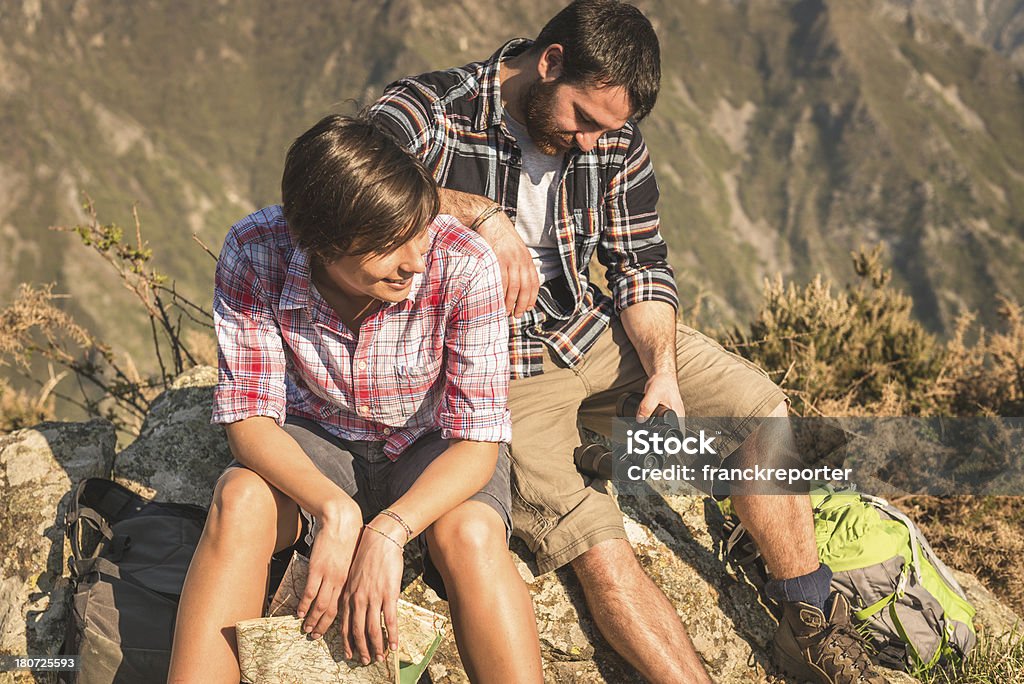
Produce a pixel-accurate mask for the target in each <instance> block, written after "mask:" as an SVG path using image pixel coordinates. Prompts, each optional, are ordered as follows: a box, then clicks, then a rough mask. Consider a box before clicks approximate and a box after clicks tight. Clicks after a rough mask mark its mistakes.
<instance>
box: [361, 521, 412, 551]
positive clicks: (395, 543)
mask: <svg viewBox="0 0 1024 684" xmlns="http://www.w3.org/2000/svg"><path fill="white" fill-rule="evenodd" d="M363 527H365V528H366V529H368V530H373V531H374V532H376V533H377V534H379V535H380V536H382V537H384V538H385V539H387V540H388V541H389V542H391V543H392V544H394V545H395V546H397V547H398V550H399V551H405V547H403V546H402V545H401V544H399V543H398V540H397V539H395V538H394V537H392V536H391V535H390V534H385V533H384V532H381V531H380V530H378V529H377V528H376V527H374V526H373V525H370V524H369V523H367V524H366V525H363Z"/></svg>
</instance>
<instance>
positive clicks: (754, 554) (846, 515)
mask: <svg viewBox="0 0 1024 684" xmlns="http://www.w3.org/2000/svg"><path fill="white" fill-rule="evenodd" d="M811 505H812V506H813V507H814V535H815V540H816V542H817V545H818V558H819V559H820V560H821V562H822V563H824V564H825V565H827V566H829V567H830V568H831V569H832V572H833V576H832V590H833V591H838V592H839V593H841V594H843V595H844V596H846V598H848V599H849V600H850V604H851V606H852V607H853V611H854V613H853V618H854V620H855V621H856V622H857V624H858V625H859V626H860V627H861V628H862V629H863V630H864V632H865V633H866V634H867V635H868V637H869V640H870V642H871V644H872V646H873V648H874V650H875V659H876V660H877V661H878V662H879V663H881V664H882V665H885V666H887V667H891V668H894V669H904V670H910V671H911V672H915V671H921V670H925V669H930V668H932V667H934V666H935V665H937V664H939V663H940V662H945V661H958V660H961V659H962V658H963V657H964V656H966V655H967V653H969V652H970V651H971V649H972V648H974V645H975V643H976V642H977V634H976V633H975V631H974V624H973V622H972V618H973V617H974V612H975V611H974V607H973V606H971V604H970V603H969V602H968V601H967V597H966V595H965V594H964V591H963V589H961V588H960V585H959V584H958V583H957V581H956V579H955V578H954V577H953V573H952V572H950V570H949V568H948V567H946V566H945V565H944V564H943V563H942V561H940V560H939V559H938V557H937V556H936V555H935V552H934V551H932V549H931V547H930V546H929V545H928V541H927V540H926V539H925V538H924V535H923V534H922V533H921V531H920V530H919V529H918V528H917V526H916V525H915V524H914V523H913V521H911V520H910V518H908V517H907V516H906V515H904V514H903V513H901V512H900V511H899V510H897V509H896V508H894V507H893V506H891V505H890V504H889V503H888V502H887V501H885V500H884V499H881V498H878V497H874V496H870V495H868V494H863V493H861V492H857V491H854V490H853V489H845V490H839V491H837V490H835V489H834V488H832V487H828V486H826V487H819V488H817V489H814V490H812V491H811ZM719 508H720V509H721V511H722V513H723V514H724V515H725V517H726V522H725V528H724V529H725V532H726V534H725V554H726V559H727V560H728V561H729V562H730V563H731V564H732V565H733V566H734V567H737V568H738V569H740V570H741V571H742V572H743V574H745V575H746V576H747V577H748V579H750V580H751V581H752V583H754V584H755V585H756V586H758V588H760V589H763V587H764V583H765V582H766V581H767V579H768V575H767V572H766V571H765V567H764V562H763V561H762V560H761V559H760V554H759V553H758V551H757V548H756V547H755V546H754V543H753V539H752V538H751V537H750V535H749V534H747V531H746V530H745V529H744V528H743V526H742V525H741V524H740V523H739V520H738V518H736V516H735V514H734V513H733V510H732V506H731V502H730V501H729V500H726V501H723V502H721V503H720V504H719Z"/></svg>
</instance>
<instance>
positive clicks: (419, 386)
mask: <svg viewBox="0 0 1024 684" xmlns="http://www.w3.org/2000/svg"><path fill="white" fill-rule="evenodd" d="M391 374H392V377H393V378H394V381H393V391H394V394H393V396H392V397H390V398H388V399H386V400H385V401H384V402H382V403H383V405H384V406H386V407H387V408H386V410H385V411H383V412H382V415H381V416H380V419H381V422H384V423H387V424H388V425H393V426H395V427H405V426H408V427H412V426H425V425H430V424H432V422H433V417H434V415H435V413H436V412H437V407H438V405H439V404H440V400H441V393H442V391H443V388H444V377H443V376H444V368H443V367H442V364H441V358H440V357H438V356H435V355H433V354H432V353H424V354H423V355H422V356H421V357H420V358H418V359H417V360H416V361H415V362H414V363H412V364H396V365H394V366H392V372H391Z"/></svg>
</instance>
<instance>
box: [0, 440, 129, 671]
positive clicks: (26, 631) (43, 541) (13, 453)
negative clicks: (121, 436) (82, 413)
mask: <svg viewBox="0 0 1024 684" xmlns="http://www.w3.org/2000/svg"><path fill="white" fill-rule="evenodd" d="M116 442H117V437H116V435H115V432H114V426H113V425H111V424H110V423H108V422H107V421H105V420H93V421H90V422H88V423H43V424H41V425H37V426H36V427H34V428H30V429H26V430H18V431H17V432H13V433H11V434H9V435H6V436H2V437H0V502H2V503H0V548H3V549H4V555H3V558H2V559H0V563H2V565H0V653H8V654H15V655H17V654H21V655H25V654H32V655H37V656H45V655H54V654H56V653H57V651H58V649H59V647H60V645H61V642H62V641H63V637H64V624H65V619H66V616H67V609H68V605H69V604H68V599H69V597H70V593H69V591H68V589H67V587H66V586H64V585H63V583H62V582H60V581H59V580H60V578H61V577H62V575H63V574H64V573H65V571H66V558H67V557H68V550H67V549H66V548H65V542H64V526H63V520H64V511H65V510H66V508H67V504H68V501H69V499H70V491H71V487H72V485H74V484H75V483H76V482H78V481H79V480H82V479H85V478H88V477H107V476H109V475H110V468H111V464H112V462H113V459H114V450H115V445H116Z"/></svg>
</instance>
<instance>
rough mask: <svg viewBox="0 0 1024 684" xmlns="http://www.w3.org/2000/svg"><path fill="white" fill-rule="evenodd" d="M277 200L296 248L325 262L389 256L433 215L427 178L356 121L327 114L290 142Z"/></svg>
mask: <svg viewBox="0 0 1024 684" xmlns="http://www.w3.org/2000/svg"><path fill="white" fill-rule="evenodd" d="M281 202H282V206H283V209H284V217H285V220H286V221H287V222H288V228H289V230H290V231H291V232H292V235H294V237H295V241H296V243H297V244H298V246H299V247H301V248H303V249H305V250H307V251H308V252H309V253H310V254H311V255H312V256H313V257H314V258H316V259H319V260H321V261H322V262H324V263H330V262H332V261H335V260H336V259H338V258H339V257H342V256H345V255H355V254H369V253H371V252H372V253H384V252H388V251H391V250H393V249H395V248H397V247H399V246H401V245H403V244H405V243H406V242H408V241H409V240H411V239H412V238H414V237H415V236H416V235H417V234H418V233H419V232H420V231H421V230H422V229H423V228H424V227H425V226H426V225H427V223H428V222H430V221H432V220H433V218H434V217H435V216H437V213H438V211H439V210H440V202H439V199H438V192H437V185H436V184H435V183H434V179H433V177H431V175H430V173H429V172H428V171H427V170H426V169H425V168H424V167H423V165H422V164H421V163H420V162H419V161H418V160H417V159H416V158H414V157H413V156H411V155H410V154H408V153H407V152H406V151H405V150H404V149H402V147H401V146H400V145H399V144H398V143H397V142H396V141H395V140H394V139H393V138H391V136H389V135H388V134H387V133H385V132H384V131H383V130H381V129H380V128H379V127H377V126H376V125H375V124H374V123H372V122H371V121H370V120H369V119H367V118H365V117H363V116H358V117H346V116H340V115H331V116H327V117H324V118H323V119H321V120H320V121H319V122H317V124H316V125H315V126H313V127H312V128H310V129H309V130H308V131H306V132H305V133H303V134H302V135H300V136H299V137H298V138H296V140H295V142H293V143H292V145H291V147H289V148H288V154H287V156H286V157H285V162H284V175H283V177H282V178H281Z"/></svg>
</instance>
